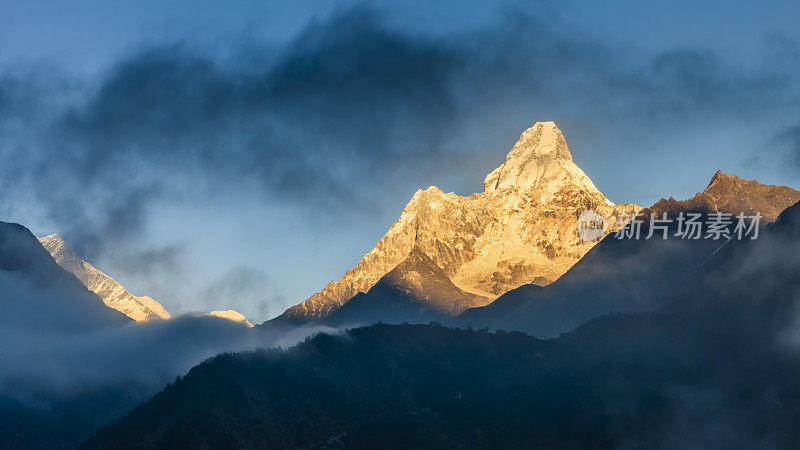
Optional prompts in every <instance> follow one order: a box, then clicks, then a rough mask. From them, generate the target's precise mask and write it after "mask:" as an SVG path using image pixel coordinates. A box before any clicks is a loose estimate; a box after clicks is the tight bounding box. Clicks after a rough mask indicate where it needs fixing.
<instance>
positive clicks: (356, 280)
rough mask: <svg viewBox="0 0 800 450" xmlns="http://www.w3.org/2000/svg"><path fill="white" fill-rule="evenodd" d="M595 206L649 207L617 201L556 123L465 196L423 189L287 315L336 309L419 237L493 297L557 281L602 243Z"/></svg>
mask: <svg viewBox="0 0 800 450" xmlns="http://www.w3.org/2000/svg"><path fill="white" fill-rule="evenodd" d="M587 209H592V210H594V211H596V212H598V213H600V214H601V215H602V216H603V217H605V218H606V220H607V221H608V222H609V227H608V230H609V232H610V231H612V230H614V229H615V227H616V226H617V224H616V219H617V217H618V215H620V214H633V213H636V212H638V211H640V209H641V208H639V207H638V206H636V205H633V204H622V205H615V204H614V203H612V202H611V201H609V200H608V199H607V198H606V197H605V196H604V195H603V194H602V193H601V192H600V191H599V190H598V189H597V188H596V187H595V186H594V183H592V181H591V180H590V179H589V178H588V177H587V176H586V174H585V173H584V172H583V171H582V170H581V169H580V168H579V167H578V166H577V165H575V163H574V162H573V160H572V155H571V153H570V152H569V149H568V147H567V143H566V140H565V139H564V136H563V135H562V133H561V131H560V130H559V129H558V128H557V127H556V125H555V124H554V123H553V122H538V123H536V124H535V125H534V126H533V127H531V128H529V129H528V130H526V131H525V132H524V133H522V136H520V138H519V140H518V141H517V143H516V144H515V145H514V147H513V148H512V149H511V151H510V152H509V153H508V156H507V157H506V159H505V162H504V163H503V164H502V165H501V166H500V167H498V168H497V169H495V170H493V171H492V172H491V173H489V175H487V177H486V180H485V181H484V192H482V193H477V194H472V195H470V196H468V197H462V196H459V195H456V194H454V193H452V192H451V193H447V194H446V193H444V192H442V191H441V190H440V189H439V188H436V187H434V186H431V187H429V188H428V189H426V190H424V191H422V190H420V191H417V193H416V194H414V196H413V198H412V199H411V201H410V202H409V203H408V205H406V207H405V209H404V210H403V213H402V214H401V215H400V218H399V219H398V220H397V222H395V223H394V224H393V225H392V226H391V227H390V228H389V231H388V232H387V233H386V235H384V236H383V238H381V240H380V241H379V242H378V243H377V245H376V246H375V248H374V249H372V250H371V251H370V252H369V253H367V254H366V255H365V256H364V258H363V259H362V260H361V261H359V262H358V264H357V265H356V266H355V267H354V268H352V269H350V270H348V271H347V272H345V274H344V276H342V278H341V279H339V280H338V281H335V282H331V283H329V284H328V285H327V286H325V288H324V289H323V290H322V291H321V292H319V293H317V294H314V295H313V296H311V297H310V298H309V299H307V300H306V301H304V302H302V303H301V304H299V305H296V306H293V307H292V308H289V309H288V310H287V311H286V312H285V313H284V318H286V319H289V320H293V321H306V320H317V319H321V318H324V317H326V316H328V315H329V314H330V313H332V312H333V311H335V310H337V309H338V308H339V307H340V306H341V305H342V304H344V303H345V302H347V301H348V300H349V299H350V298H352V297H353V296H354V295H356V294H357V293H359V292H367V291H368V290H369V289H370V288H371V287H372V286H373V285H375V283H377V281H378V280H379V279H380V278H381V277H382V276H383V275H384V274H386V273H388V272H389V271H390V270H392V269H393V268H394V267H395V266H397V265H398V264H400V263H401V262H402V261H403V260H405V259H406V257H407V256H408V255H409V253H410V252H411V250H412V249H413V248H414V246H417V247H418V248H419V249H420V250H421V251H422V252H424V253H425V254H426V255H427V256H428V257H429V258H430V259H431V260H433V261H434V262H435V263H436V264H437V265H438V266H439V267H440V268H441V269H442V270H444V272H445V273H446V274H447V276H448V277H450V279H451V280H452V281H453V283H454V284H455V285H456V286H457V287H458V288H460V289H461V290H463V291H465V292H468V293H472V294H477V295H480V296H483V297H487V298H489V299H495V298H497V297H498V296H499V295H501V294H503V293H504V292H507V291H509V290H511V289H514V288H517V287H519V286H521V285H523V284H527V283H530V282H532V281H536V282H538V283H539V284H548V283H549V282H552V281H554V280H556V279H558V278H559V277H560V276H561V275H563V274H564V273H565V272H566V271H567V270H568V269H569V268H570V267H572V265H573V264H575V263H576V262H577V261H578V260H579V259H580V258H581V257H582V256H583V255H584V254H585V253H586V252H587V251H589V249H591V248H592V247H593V246H594V244H595V243H596V242H586V241H583V240H582V239H580V237H579V236H578V233H577V231H578V229H577V227H578V216H579V215H580V214H581V212H583V211H584V210H587Z"/></svg>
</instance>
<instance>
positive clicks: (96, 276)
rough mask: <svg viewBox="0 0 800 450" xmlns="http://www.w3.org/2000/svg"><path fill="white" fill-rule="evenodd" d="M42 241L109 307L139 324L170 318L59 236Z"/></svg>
mask: <svg viewBox="0 0 800 450" xmlns="http://www.w3.org/2000/svg"><path fill="white" fill-rule="evenodd" d="M39 242H41V243H42V246H43V247H44V248H45V249H46V250H47V251H48V253H50V255H51V256H52V257H53V259H55V260H56V263H58V265H59V266H61V267H62V268H63V269H64V270H66V271H68V272H70V273H72V274H73V275H75V276H76V277H77V278H78V279H79V280H80V281H81V283H83V284H84V286H86V287H87V288H88V289H89V290H90V291H92V292H94V293H95V294H97V296H98V297H100V298H101V299H102V300H103V303H105V304H106V306H108V307H109V308H113V309H116V310H117V311H119V312H121V313H123V314H125V315H126V316H128V317H130V318H131V319H133V320H135V321H137V322H146V321H148V320H153V319H169V318H170V314H169V312H167V310H166V309H164V307H163V306H161V304H160V303H158V302H157V301H155V300H153V299H152V298H150V297H146V296H145V297H137V296H135V295H133V294H131V293H130V292H128V290H127V289H125V288H124V287H123V286H122V285H121V284H119V283H118V282H117V281H116V280H114V279H113V278H111V277H110V276H108V275H106V274H105V273H103V272H101V271H100V270H98V269H97V268H95V267H94V266H93V265H91V264H89V263H88V262H86V261H83V260H82V259H80V258H79V257H78V255H77V254H75V252H74V251H73V250H72V248H70V246H69V245H68V244H67V242H66V241H64V239H62V238H61V237H60V236H58V235H57V234H51V235H49V236H45V237H43V238H41V239H39Z"/></svg>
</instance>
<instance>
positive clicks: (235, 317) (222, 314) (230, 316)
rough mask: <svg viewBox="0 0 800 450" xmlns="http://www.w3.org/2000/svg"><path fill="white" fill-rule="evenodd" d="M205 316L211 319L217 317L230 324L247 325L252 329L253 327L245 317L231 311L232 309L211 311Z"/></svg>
mask: <svg viewBox="0 0 800 450" xmlns="http://www.w3.org/2000/svg"><path fill="white" fill-rule="evenodd" d="M206 315H207V316H213V317H219V318H221V319H226V320H230V321H231V322H238V323H242V324H244V325H247V326H248V327H252V326H253V324H252V323H250V321H249V320H247V317H245V316H244V315H243V314H242V313H240V312H239V311H236V310H233V309H228V310H225V311H211V312H210V313H208V314H206Z"/></svg>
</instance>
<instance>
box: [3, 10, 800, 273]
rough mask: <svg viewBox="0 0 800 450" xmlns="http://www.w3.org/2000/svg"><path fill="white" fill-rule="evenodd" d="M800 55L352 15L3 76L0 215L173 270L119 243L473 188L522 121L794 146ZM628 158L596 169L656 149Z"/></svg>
mask: <svg viewBox="0 0 800 450" xmlns="http://www.w3.org/2000/svg"><path fill="white" fill-rule="evenodd" d="M778 44H780V45H778ZM797 48H798V47H797V45H796V43H794V42H788V41H785V40H784V41H779V42H778V41H768V42H767V43H766V44H765V51H764V54H765V63H764V64H763V65H756V66H755V67H745V66H744V65H741V64H739V63H738V62H737V61H728V60H726V59H724V58H723V57H721V56H718V55H717V54H715V53H713V52H711V51H707V50H704V49H694V48H678V49H675V50H673V51H669V52H665V53H660V54H650V53H647V52H645V51H641V50H637V49H635V48H634V47H622V46H620V45H618V44H612V43H610V42H609V43H605V42H603V41H601V40H594V38H593V37H592V36H587V35H584V34H583V33H581V32H579V31H577V30H575V29H574V27H572V28H571V27H570V26H569V25H567V24H566V23H562V22H560V21H559V19H558V18H552V17H538V16H535V15H528V14H525V13H519V12H516V11H510V12H506V13H505V14H502V15H500V17H499V18H498V20H497V21H496V22H495V24H494V25H491V26H487V27H484V28H482V29H480V30H477V31H475V30H470V31H469V32H456V31H454V32H448V33H443V34H437V35H425V34H421V33H420V32H418V31H411V30H408V29H404V28H402V27H400V26H398V25H396V24H394V23H393V22H392V21H390V20H388V17H386V16H385V14H384V13H382V12H381V11H380V10H374V9H367V8H363V7H356V8H352V9H347V10H341V11H339V12H337V13H335V14H334V15H332V16H330V17H322V18H318V19H315V20H313V21H311V22H310V23H309V24H308V25H307V26H306V27H305V29H304V30H303V31H302V32H300V33H299V34H297V35H296V36H294V37H293V38H291V39H289V40H288V41H287V42H285V43H283V44H281V45H275V44H274V43H264V42H244V43H243V42H241V41H237V42H235V43H229V44H223V45H220V46H219V47H218V48H210V47H203V46H200V45H195V44H193V43H192V42H188V41H187V42H163V43H151V44H147V45H142V46H139V47H138V48H137V49H136V50H134V51H131V52H129V53H128V54H125V55H123V56H122V57H121V58H120V59H119V60H118V61H116V62H115V63H114V64H113V65H111V66H110V67H109V69H108V70H107V71H106V72H104V73H103V74H101V75H100V76H99V77H98V78H97V79H77V78H73V77H71V76H70V75H69V74H66V73H63V72H60V71H59V69H58V68H53V67H44V66H41V67H35V68H30V67H28V68H24V67H3V68H0V158H1V159H2V162H3V163H2V165H0V180H2V181H0V183H1V184H0V186H1V187H2V190H0V214H1V215H3V216H5V217H6V218H14V219H30V221H34V220H35V221H40V222H43V223H50V224H54V225H55V226H57V227H58V230H52V231H58V232H59V233H60V234H61V235H63V236H64V237H65V238H66V239H67V240H68V241H69V242H71V243H72V244H73V245H74V246H75V248H76V250H78V252H79V253H80V254H81V255H85V256H86V257H87V258H88V259H89V260H93V259H95V258H97V257H99V256H101V255H102V256H106V255H108V253H109V251H110V247H109V244H110V243H112V242H113V244H114V246H113V248H114V249H115V250H114V251H115V252H117V253H118V254H119V253H124V256H125V258H127V259H130V260H135V259H136V258H137V257H140V256H142V252H145V253H147V255H148V256H149V257H150V261H149V265H151V266H153V267H160V265H163V267H164V270H170V271H178V270H179V269H178V268H177V267H176V261H181V260H182V259H185V257H184V256H185V255H182V253H181V252H183V251H185V249H184V248H183V247H182V245H183V244H184V243H178V242H174V243H169V244H162V245H160V246H157V247H153V248H143V247H142V246H141V245H139V246H135V245H133V244H131V245H129V247H128V248H125V245H122V244H121V242H126V243H127V242H135V241H136V240H137V239H140V238H141V237H142V236H143V235H145V234H147V233H148V230H149V229H148V227H149V224H150V220H151V218H152V217H154V216H156V215H158V214H160V213H161V212H162V211H163V210H165V209H168V208H170V206H171V205H174V204H176V203H178V202H183V204H190V205H192V206H193V207H197V208H205V209H208V210H214V209H215V208H217V207H218V205H219V204H221V203H224V202H225V201H226V199H230V198H236V197H238V198H241V197H242V196H243V195H244V194H247V195H248V196H249V197H251V198H252V200H251V202H252V205H251V206H252V207H253V208H258V207H259V205H282V206H281V207H288V208H291V209H295V210H299V211H300V214H304V215H307V216H308V217H309V218H310V219H311V220H313V221H317V220H324V218H325V217H343V216H350V215H356V216H357V217H366V216H369V215H370V214H373V212H372V211H375V210H376V209H379V208H380V205H381V204H382V202H383V201H384V200H385V198H386V197H387V196H388V197H391V196H392V195H397V196H403V195H406V193H407V192H413V191H414V190H416V188H417V187H419V186H426V185H428V184H434V183H431V182H430V181H434V180H442V179H448V177H449V179H453V180H455V181H454V182H452V183H450V184H453V185H455V187H456V188H457V189H464V190H465V191H467V190H469V189H472V184H471V183H470V182H467V181H466V180H468V179H470V178H476V177H472V176H470V177H465V176H462V175H457V174H465V173H466V174H470V175H472V172H474V174H480V173H482V172H483V171H484V170H485V169H486V167H490V166H492V164H493V162H494V160H495V159H497V158H499V157H501V156H502V155H500V154H499V153H498V155H490V154H487V152H486V149H487V148H497V149H498V152H499V151H502V149H503V147H504V146H505V144H506V143H505V142H504V141H501V138H500V137H499V136H500V135H501V134H502V135H503V136H504V138H505V137H507V136H514V135H515V133H516V132H518V130H519V129H524V128H525V127H526V126H527V125H529V124H530V123H532V121H533V120H540V119H541V120H549V119H551V118H565V121H567V122H568V123H566V124H561V125H562V128H564V129H566V130H567V132H568V133H569V130H570V129H576V130H579V132H580V133H583V135H578V136H577V137H576V138H575V139H574V140H576V141H578V142H579V143H580V142H587V141H591V139H592V135H596V136H597V135H602V133H603V132H604V131H603V128H617V129H619V130H624V131H623V132H621V134H622V135H638V136H643V135H650V136H653V137H651V138H649V139H651V141H650V142H657V141H659V140H661V137H662V136H663V137H664V140H669V139H674V138H675V134H676V133H681V132H684V133H687V135H688V134H691V133H693V132H695V131H696V130H698V129H701V130H702V129H704V128H710V129H714V127H718V126H719V125H720V124H721V123H753V126H754V131H755V130H756V129H758V130H761V129H763V128H764V127H766V128H767V129H770V127H771V128H772V129H776V132H778V134H780V133H784V134H785V135H786V136H793V134H792V133H794V131H792V130H795V128H791V127H792V125H793V124H792V123H790V122H791V115H789V114H787V112H788V111H791V110H795V109H796V107H797V106H798V105H800V95H798V94H800V93H799V92H798V75H797V73H800V72H798V71H797V70H796V69H797V65H798V60H797V59H792V58H786V57H785V55H786V54H787V52H788V53H791V52H796V51H797ZM773 121H774V123H773ZM569 122H571V123H569ZM756 122H758V123H756ZM667 124H669V125H667ZM681 126H686V129H685V130H683V131H679V130H676V129H675V127H681ZM780 127H784V128H783V129H782V130H781V129H780ZM487 129H488V130H495V131H493V132H492V133H496V134H492V133H488V132H486V130H487ZM506 133H507V134H506ZM577 134H578V133H576V135H577ZM795 134H796V133H795ZM480 135H483V137H480V138H478V137H477V136H480ZM487 136H488V137H487ZM753 139H756V141H759V139H760V138H753ZM772 139H774V136H770V135H765V136H763V139H760V140H761V142H763V143H764V145H765V146H766V145H767V144H768V143H769V142H773V141H771V140H772ZM500 142H504V143H503V144H500V145H498V144H499V143H500ZM642 142H647V141H642ZM787 142H789V144H790V143H791V142H792V141H791V140H789V141H787ZM789 144H786V145H789ZM578 147H580V145H578ZM631 147H632V148H624V149H619V150H612V151H616V152H617V153H609V154H607V155H603V159H604V160H608V161H613V160H618V159H621V158H622V155H623V154H624V155H631V154H632V155H634V156H633V158H640V159H642V160H644V161H646V160H647V158H648V156H647V155H648V154H650V153H656V152H659V151H663V150H664V147H663V146H658V145H656V146H654V147H636V146H633V145H632V146H631ZM794 147H795V148H794V150H792V151H793V152H794V153H793V155H797V154H798V152H797V150H796V147H797V146H796V145H795V146H794ZM695 153H696V152H693V151H689V150H686V153H685V154H683V155H675V156H676V157H677V158H680V157H689V155H694V154H695ZM714 154H715V155H717V156H716V157H717V158H718V157H719V156H720V155H724V154H725V150H714ZM658 158H660V157H658ZM790 158H792V159H793V160H795V161H796V160H797V159H798V158H800V157H798V156H790ZM765 159H769V158H765ZM437 184H441V183H437ZM477 188H478V186H475V189H474V190H479V189H477ZM606 190H607V189H606ZM613 192H614V190H613V189H612V191H611V193H612V198H613ZM633 200H636V199H633ZM26 222H28V221H26ZM131 270H134V269H131Z"/></svg>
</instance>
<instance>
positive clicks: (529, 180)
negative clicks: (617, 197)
mask: <svg viewBox="0 0 800 450" xmlns="http://www.w3.org/2000/svg"><path fill="white" fill-rule="evenodd" d="M483 187H484V190H485V192H493V191H496V190H501V189H506V188H513V189H518V190H526V191H533V192H534V193H536V194H538V195H537V196H538V200H539V201H547V200H549V199H551V198H552V197H553V196H554V195H556V194H557V193H559V192H560V191H562V190H564V189H565V188H574V189H577V190H579V191H582V192H584V193H586V194H589V195H591V196H593V197H597V198H598V199H602V201H603V203H605V204H607V205H609V206H613V205H614V204H613V203H611V201H609V200H608V199H606V198H605V197H604V196H603V194H602V193H600V191H599V190H598V189H597V187H595V185H594V183H593V182H592V180H590V179H589V177H587V176H586V174H585V173H584V172H583V170H581V168H580V167H578V166H577V165H576V164H575V163H574V162H573V160H572V153H570V151H569V147H568V146H567V141H566V139H565V138H564V135H563V133H561V130H559V129H558V127H557V126H556V124H555V123H554V122H537V123H536V124H534V125H533V126H532V127H530V128H528V129H527V130H525V131H524V132H523V133H522V135H521V136H520V138H519V140H517V143H516V144H515V145H514V147H513V148H512V149H511V151H510V152H509V153H508V155H507V156H506V159H505V161H504V162H503V164H501V165H500V166H499V167H498V168H496V169H495V170H493V171H492V172H490V173H489V174H488V175H487V176H486V179H485V180H484V182H483Z"/></svg>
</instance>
